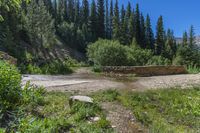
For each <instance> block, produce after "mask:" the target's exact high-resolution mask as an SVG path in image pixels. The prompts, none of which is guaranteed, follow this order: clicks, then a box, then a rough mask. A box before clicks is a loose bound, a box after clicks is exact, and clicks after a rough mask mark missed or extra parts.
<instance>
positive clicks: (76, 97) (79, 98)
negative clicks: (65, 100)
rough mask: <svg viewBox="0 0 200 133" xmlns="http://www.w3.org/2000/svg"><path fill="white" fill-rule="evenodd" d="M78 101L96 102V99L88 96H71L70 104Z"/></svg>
mask: <svg viewBox="0 0 200 133" xmlns="http://www.w3.org/2000/svg"><path fill="white" fill-rule="evenodd" d="M76 101H78V102H83V103H94V100H93V99H92V98H90V97H88V96H71V97H70V98H69V105H70V106H71V105H73V103H74V102H76Z"/></svg>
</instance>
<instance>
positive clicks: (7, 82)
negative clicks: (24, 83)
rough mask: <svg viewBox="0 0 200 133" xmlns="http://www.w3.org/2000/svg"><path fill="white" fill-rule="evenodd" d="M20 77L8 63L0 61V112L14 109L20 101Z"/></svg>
mask: <svg viewBox="0 0 200 133" xmlns="http://www.w3.org/2000/svg"><path fill="white" fill-rule="evenodd" d="M21 93H22V89H21V75H20V74H19V72H18V70H17V69H16V68H15V67H14V66H13V65H10V64H8V63H5V62H2V61H0V108H1V111H3V112H4V111H5V110H7V109H12V108H14V107H15V106H16V105H17V104H19V102H20V100H21V97H22V96H21Z"/></svg>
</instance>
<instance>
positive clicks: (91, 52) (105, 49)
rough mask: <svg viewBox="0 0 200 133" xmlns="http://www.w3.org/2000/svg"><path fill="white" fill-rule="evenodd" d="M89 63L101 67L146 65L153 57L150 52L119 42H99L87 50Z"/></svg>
mask: <svg viewBox="0 0 200 133" xmlns="http://www.w3.org/2000/svg"><path fill="white" fill-rule="evenodd" d="M87 55H88V58H89V61H91V62H93V63H94V64H95V65H97V66H98V65H101V66H127V65H129V66H135V65H145V64H146V63H147V62H148V59H149V58H150V57H151V56H152V52H151V51H150V50H143V49H141V48H138V47H135V46H133V47H128V46H123V45H121V44H120V43H119V42H118V41H109V40H102V39H100V40H98V41H97V42H95V43H94V44H92V45H89V47H88V49H87Z"/></svg>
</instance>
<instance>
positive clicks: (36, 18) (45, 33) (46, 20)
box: [25, 0, 55, 48]
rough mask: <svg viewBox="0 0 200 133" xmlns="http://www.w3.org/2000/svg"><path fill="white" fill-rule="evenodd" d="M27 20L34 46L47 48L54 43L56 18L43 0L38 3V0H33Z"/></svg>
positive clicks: (26, 23) (26, 25) (27, 27)
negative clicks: (54, 18)
mask: <svg viewBox="0 0 200 133" xmlns="http://www.w3.org/2000/svg"><path fill="white" fill-rule="evenodd" d="M25 20H26V22H25V28H26V30H27V32H28V35H29V38H30V40H31V44H33V46H34V47H37V48H41V47H45V48H47V47H49V46H50V45H51V44H53V43H54V38H55V36H54V35H55V34H54V33H55V29H54V20H53V19H52V17H51V15H50V14H49V12H48V11H47V9H46V7H45V5H44V3H43V1H42V0H39V1H38V3H37V0H33V1H31V3H30V4H29V5H28V8H27V14H26V18H25ZM35 27H37V28H35Z"/></svg>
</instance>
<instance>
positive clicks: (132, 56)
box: [126, 45, 153, 66]
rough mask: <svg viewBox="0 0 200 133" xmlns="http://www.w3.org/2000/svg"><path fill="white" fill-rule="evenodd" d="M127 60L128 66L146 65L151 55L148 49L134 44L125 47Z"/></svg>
mask: <svg viewBox="0 0 200 133" xmlns="http://www.w3.org/2000/svg"><path fill="white" fill-rule="evenodd" d="M126 55H127V60H128V64H127V65H129V66H143V65H146V64H147V62H148V60H149V58H151V57H152V56H153V53H152V52H151V51H150V50H145V49H141V48H139V47H136V46H134V45H133V46H131V47H130V48H127V52H126Z"/></svg>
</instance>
